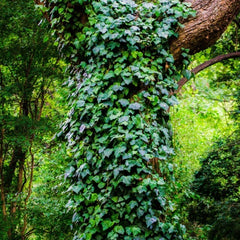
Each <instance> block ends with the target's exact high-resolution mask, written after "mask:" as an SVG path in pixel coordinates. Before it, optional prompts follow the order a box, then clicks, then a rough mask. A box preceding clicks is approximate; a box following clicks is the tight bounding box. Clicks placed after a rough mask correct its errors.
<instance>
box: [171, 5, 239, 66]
mask: <svg viewBox="0 0 240 240" xmlns="http://www.w3.org/2000/svg"><path fill="white" fill-rule="evenodd" d="M185 2H189V3H191V4H192V8H193V9H194V10H196V12H197V15H196V17H192V18H190V19H187V20H185V22H183V24H184V26H185V27H184V28H182V29H180V31H179V38H178V39H177V40H174V41H173V42H172V43H171V52H172V54H173V55H174V58H175V60H176V61H177V62H178V61H179V60H180V59H181V48H187V49H190V54H195V53H197V52H200V51H201V50H204V49H206V48H208V47H210V46H211V45H213V44H214V43H215V42H216V41H217V40H218V39H219V38H220V36H221V35H222V33H223V32H224V31H225V30H226V28H227V26H228V25H229V24H230V23H231V21H232V20H233V19H234V17H235V16H236V15H237V14H238V13H239V12H240V0H185Z"/></svg>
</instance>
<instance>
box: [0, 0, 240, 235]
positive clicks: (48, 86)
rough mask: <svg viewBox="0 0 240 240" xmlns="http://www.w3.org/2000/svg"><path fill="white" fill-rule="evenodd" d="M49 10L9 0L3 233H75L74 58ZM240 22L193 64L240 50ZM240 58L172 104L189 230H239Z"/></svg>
mask: <svg viewBox="0 0 240 240" xmlns="http://www.w3.org/2000/svg"><path fill="white" fill-rule="evenodd" d="M41 10H42V7H36V6H34V3H33V2H32V1H17V2H15V1H7V0H3V1H1V3H0V13H1V19H0V31H1V37H0V90H1V92H0V105H1V107H0V113H1V115H0V130H1V137H0V177H1V180H0V186H1V201H0V203H1V210H0V218H1V220H0V237H1V239H71V237H72V236H73V230H72V228H71V225H72V219H73V217H72V215H73V213H72V212H71V210H68V208H67V207H66V206H68V203H69V197H68V192H69V187H70V185H69V183H68V182H67V181H65V180H64V179H65V177H64V176H65V175H67V174H68V172H69V171H70V169H69V168H68V163H69V162H70V161H71V153H70V152H68V150H67V149H66V147H65V144H64V143H63V142H61V140H59V139H57V137H56V136H57V134H58V132H59V125H60V124H61V122H62V121H63V120H64V118H65V116H66V115H67V113H68V111H69V109H70V107H69V106H68V95H69V94H70V93H69V90H68V88H67V87H66V86H64V83H65V82H66V80H67V78H68V76H67V74H66V71H67V63H65V62H64V61H63V60H62V58H61V56H60V55H59V53H58V49H57V44H56V43H55V42H54V39H53V37H52V34H51V31H50V27H49V25H48V23H47V21H44V20H43V19H42V13H41ZM239 28H240V18H239V17H237V18H236V19H235V20H234V21H233V22H232V24H231V25H230V26H229V27H228V30H227V31H226V32H225V33H224V34H223V36H222V37H221V39H220V40H218V42H217V43H216V44H215V45H214V46H212V47H210V48H208V49H207V50H205V51H202V52H200V53H198V54H196V55H194V56H193V57H192V59H191V65H190V67H189V69H190V68H194V67H196V66H198V65H199V64H201V63H203V62H205V61H206V60H209V59H212V58H214V57H216V56H219V55H222V54H227V53H230V52H237V51H239V41H240V30H239ZM239 67H240V66H239V60H238V59H229V60H225V61H222V62H219V63H217V64H215V65H213V66H211V67H209V68H207V69H204V71H202V72H201V73H199V74H197V75H196V76H195V77H192V79H191V80H190V81H189V83H188V84H186V85H185V86H184V88H183V89H182V90H181V91H180V92H179V93H178V102H179V104H178V105H176V106H174V107H171V109H170V113H171V114H170V116H171V120H170V121H171V124H172V126H173V131H174V139H173V142H174V148H175V156H174V157H173V160H172V163H173V164H172V165H171V166H172V168H173V169H174V171H175V180H176V182H177V185H176V189H175V190H174V196H175V198H174V199H173V208H174V210H175V212H176V216H177V217H178V218H179V219H180V222H181V223H182V224H183V225H185V226H186V231H185V234H184V237H185V239H238V238H237V237H238V236H239V234H240V233H239V231H240V230H239V225H240V219H239V214H238V213H239V212H240V206H239V194H240V188H239V181H240V179H239V178H240V176H239V169H240V162H239V160H240V158H239V147H240V142H239V112H240V105H239V95H240V88H239V87H240V86H239V84H240V82H239V80H240V72H239V71H240V70H239V69H240V68H239ZM54 136H55V137H54ZM66 169H68V170H67V171H66ZM230 229H231V231H230Z"/></svg>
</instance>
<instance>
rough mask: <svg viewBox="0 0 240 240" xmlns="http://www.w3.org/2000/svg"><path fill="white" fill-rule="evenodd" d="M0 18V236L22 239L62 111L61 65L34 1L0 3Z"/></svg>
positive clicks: (28, 228) (28, 227) (31, 229)
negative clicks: (40, 169)
mask: <svg viewBox="0 0 240 240" xmlns="http://www.w3.org/2000/svg"><path fill="white" fill-rule="evenodd" d="M0 15H1V17H0V32H1V34H0V35H1V36H0V189H1V198H0V199H1V200H0V206H1V208H0V222H1V224H0V225H1V226H0V238H1V239H20V238H21V239H26V238H27V237H29V236H30V235H31V234H32V233H33V232H34V231H35V228H36V227H37V226H34V223H33V222H31V220H30V214H29V208H28V207H29V201H30V199H31V194H32V190H33V181H34V180H35V171H36V170H37V169H38V166H39V165H43V163H42V162H45V161H46V159H44V161H43V160H42V159H41V158H43V154H42V156H41V158H40V157H39V154H40V153H41V151H42V149H44V148H45V147H46V145H47V144H49V142H50V139H51V138H52V135H53V134H54V132H55V129H56V127H57V122H58V117H59V116H60V115H61V114H62V112H63V111H62V110H59V109H53V105H54V104H56V103H57V102H58V101H59V99H60V98H58V97H57V94H56V89H55V88H56V85H61V79H62V76H63V74H62V71H63V70H62V65H63V64H61V62H59V58H58V57H59V54H58V53H57V51H56V47H54V45H53V41H52V39H51V38H50V34H49V27H47V25H46V24H45V23H44V22H43V21H42V14H41V12H40V11H38V10H37V9H36V8H35V6H34V3H33V1H25V0H22V1H12V0H11V1H9V0H3V1H1V2H0ZM53 99H54V100H53ZM45 157H46V155H45ZM38 184H40V183H38ZM50 187H51V186H50V185H49V188H50ZM48 196H49V197H50V194H49V195H48ZM50 198H51V197H50ZM42 210H43V209H42ZM32 214H33V212H32ZM29 222H31V225H29Z"/></svg>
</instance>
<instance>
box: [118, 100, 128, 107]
mask: <svg viewBox="0 0 240 240" xmlns="http://www.w3.org/2000/svg"><path fill="white" fill-rule="evenodd" d="M118 102H119V103H120V104H121V105H122V106H123V107H126V106H127V105H128V104H129V101H128V100H127V99H120V100H118Z"/></svg>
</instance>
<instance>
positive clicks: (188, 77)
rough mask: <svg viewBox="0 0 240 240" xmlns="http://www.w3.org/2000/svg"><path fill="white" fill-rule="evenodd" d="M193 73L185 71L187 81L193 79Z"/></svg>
mask: <svg viewBox="0 0 240 240" xmlns="http://www.w3.org/2000/svg"><path fill="white" fill-rule="evenodd" d="M192 75H193V74H192V72H191V71H189V70H186V69H185V70H183V76H184V77H185V78H186V79H187V80H189V79H190V78H191V77H192Z"/></svg>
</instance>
